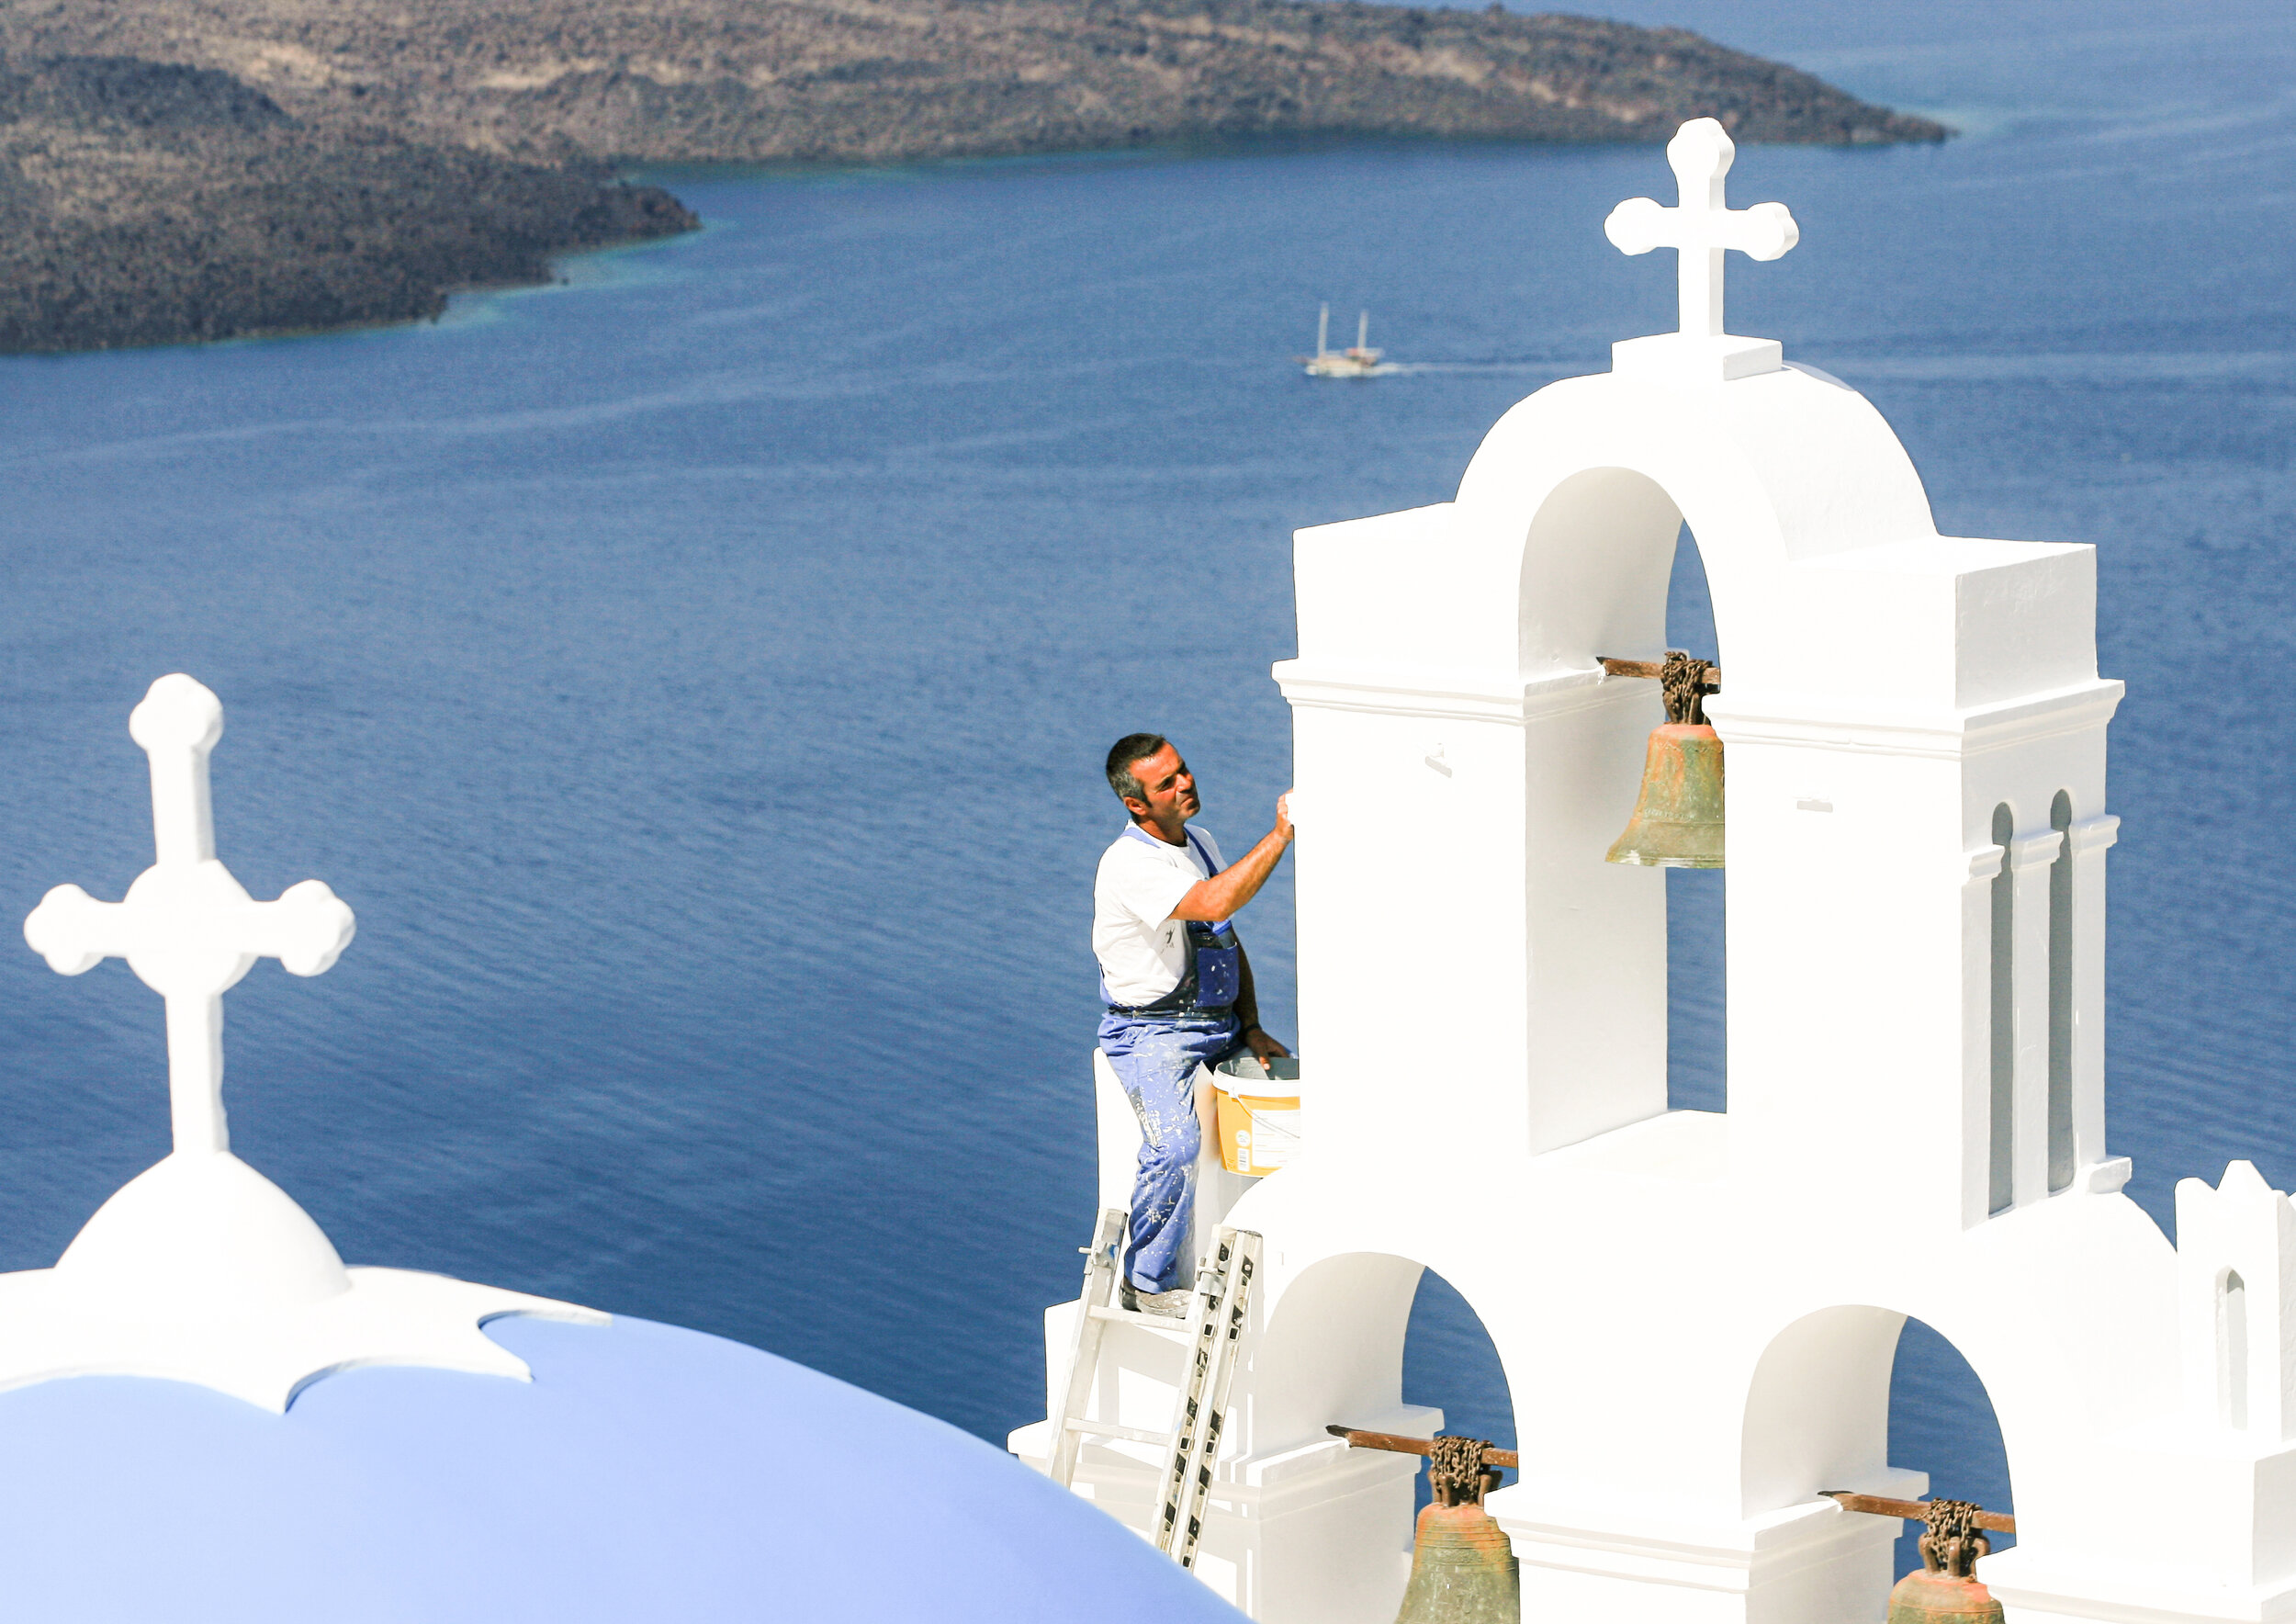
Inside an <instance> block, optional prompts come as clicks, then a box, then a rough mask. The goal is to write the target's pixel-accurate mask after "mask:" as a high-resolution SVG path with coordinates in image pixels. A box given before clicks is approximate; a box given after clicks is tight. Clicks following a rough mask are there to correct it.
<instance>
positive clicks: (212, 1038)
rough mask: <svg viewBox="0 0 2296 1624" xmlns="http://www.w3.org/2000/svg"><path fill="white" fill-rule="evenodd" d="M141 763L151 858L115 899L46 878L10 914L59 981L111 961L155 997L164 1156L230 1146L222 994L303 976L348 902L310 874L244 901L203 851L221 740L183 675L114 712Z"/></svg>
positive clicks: (339, 936) (214, 706)
mask: <svg viewBox="0 0 2296 1624" xmlns="http://www.w3.org/2000/svg"><path fill="white" fill-rule="evenodd" d="M128 733H129V737H130V738H132V739H134V740H135V741H136V742H137V743H138V744H140V745H141V746H142V747H143V751H144V754H145V755H146V756H148V757H149V758H150V759H151V763H152V836H153V843H154V845H155V846H156V848H157V861H156V862H154V863H152V866H151V867H150V868H147V869H145V870H144V871H143V873H142V874H141V875H140V876H139V877H138V878H137V880H136V883H135V884H134V885H130V886H129V887H128V896H127V899H126V900H125V901H121V902H98V901H96V898H94V897H90V896H89V895H88V894H87V893H86V892H85V891H83V890H82V889H80V887H79V886H77V885H58V886H57V887H56V888H55V889H54V890H52V891H51V892H49V893H48V895H47V896H46V897H42V898H40V904H39V907H38V908H34V909H33V910H32V914H31V917H30V918H29V919H26V920H25V921H24V939H25V941H27V942H30V943H31V945H32V950H33V951H34V952H35V953H39V955H40V956H41V957H42V958H44V959H46V960H47V961H48V964H49V967H50V968H51V969H53V970H55V971H57V972H59V973H60V974H62V975H65V976H77V975H80V974H81V973H82V972H84V971H86V970H91V969H93V968H95V967H96V964H99V963H101V962H102V961H103V960H105V959H107V958H124V959H126V960H127V961H128V967H129V969H131V970H133V971H134V972H135V973H136V976H138V978H139V979H141V981H142V983H143V984H144V985H145V986H146V987H150V988H151V989H152V991H154V992H156V993H158V994H159V995H160V996H161V997H162V998H165V999H166V1000H167V1082H168V1100H169V1111H170V1115H171V1117H172V1118H173V1121H174V1134H175V1152H176V1154H177V1155H178V1156H183V1155H186V1154H193V1155H196V1154H198V1153H201V1152H217V1151H224V1150H228V1149H229V1148H230V1147H231V1135H230V1132H229V1130H228V1128H227V1127H226V1125H225V1121H224V1115H223V995H224V994H225V993H226V992H228V991H230V990H231V987H234V986H236V985H237V984H238V982H239V979H240V977H241V976H244V975H246V974H247V972H248V971H249V970H250V969H252V968H253V966H254V963H255V961H256V960H257V959H258V958H276V959H277V960H278V961H279V962H280V964H283V965H285V966H286V968H287V971H288V972H289V973H290V974H292V975H296V976H317V975H319V974H320V973H321V972H322V971H324V970H326V969H327V968H328V967H329V966H330V965H332V964H333V963H334V962H335V959H336V958H337V957H338V956H339V955H340V954H341V953H342V952H343V949H344V948H345V947H346V946H348V945H349V944H350V942H351V933H352V930H353V929H354V923H353V919H352V917H351V910H350V908H347V907H345V906H344V905H343V901H342V900H341V899H340V898H339V897H336V896H335V894H334V893H333V892H332V891H331V890H329V889H328V888H327V886H326V885H325V883H324V882H322V881H319V880H305V881H304V882H303V883H302V884H301V885H291V886H289V887H288V888H287V891H286V892H285V893H284V894H283V895H281V896H280V897H279V898H278V899H277V900H276V901H275V902H257V901H255V900H254V899H253V897H250V896H248V895H247V891H246V888H245V887H244V886H242V885H241V884H240V883H239V882H238V881H237V880H235V879H233V878H232V877H231V870H229V869H227V868H225V867H224V866H223V864H222V863H219V861H217V859H216V855H215V818H214V815H213V812H212V810H211V809H210V806H209V803H208V752H209V751H210V750H214V749H215V746H216V741H217V740H218V739H221V738H222V737H223V706H222V704H221V702H220V701H219V700H218V699H217V698H216V696H215V695H214V694H212V693H210V692H208V689H207V688H206V687H204V686H203V685H201V684H200V683H199V682H195V681H194V680H193V679H191V678H190V677H186V676H183V675H181V674H178V675H175V676H168V677H162V678H161V679H160V680H159V681H158V682H154V683H152V690H151V692H150V693H148V694H145V695H144V696H143V703H142V704H141V705H137V706H136V708H135V710H134V711H133V712H132V713H130V714H129V717H128Z"/></svg>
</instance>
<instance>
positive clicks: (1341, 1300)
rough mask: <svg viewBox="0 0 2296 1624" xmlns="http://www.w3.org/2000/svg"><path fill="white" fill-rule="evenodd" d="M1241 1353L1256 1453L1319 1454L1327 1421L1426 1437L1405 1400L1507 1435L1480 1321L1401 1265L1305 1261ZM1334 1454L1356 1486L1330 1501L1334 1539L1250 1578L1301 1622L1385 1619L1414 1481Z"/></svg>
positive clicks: (1405, 1542)
mask: <svg viewBox="0 0 2296 1624" xmlns="http://www.w3.org/2000/svg"><path fill="white" fill-rule="evenodd" d="M1247 1357H1248V1359H1249V1361H1250V1367H1249V1368H1250V1379H1249V1382H1248V1387H1249V1393H1250V1396H1249V1400H1248V1404H1249V1408H1250V1421H1249V1427H1250V1440H1251V1443H1250V1447H1251V1448H1252V1449H1253V1450H1255V1452H1265V1453H1269V1454H1275V1453H1281V1452H1284V1451H1288V1450H1291V1449H1300V1448H1303V1447H1314V1446H1319V1445H1321V1446H1325V1447H1329V1446H1330V1445H1331V1443H1332V1440H1331V1439H1330V1438H1328V1436H1327V1435H1326V1432H1325V1428H1326V1427H1330V1426H1331V1425H1333V1424H1334V1423H1337V1424H1339V1425H1341V1426H1346V1427H1364V1428H1366V1429H1367V1430H1370V1431H1375V1432H1399V1433H1405V1434H1409V1435H1412V1436H1415V1437H1425V1436H1427V1435H1428V1433H1429V1432H1431V1431H1433V1430H1435V1427H1436V1418H1435V1416H1434V1415H1431V1414H1430V1413H1429V1412H1428V1411H1427V1410H1425V1409H1421V1408H1415V1407H1413V1406H1415V1405H1429V1404H1432V1405H1440V1406H1441V1407H1442V1409H1443V1415H1442V1418H1441V1426H1442V1429H1443V1430H1446V1431H1449V1432H1454V1433H1470V1432H1471V1433H1473V1434H1475V1435H1477V1436H1481V1437H1489V1438H1494V1439H1503V1440H1505V1441H1506V1442H1507V1443H1508V1444H1510V1445H1511V1444H1512V1443H1513V1442H1514V1436H1515V1434H1514V1408H1513V1405H1512V1404H1511V1402H1510V1399H1509V1395H1508V1392H1507V1386H1506V1379H1505V1377H1504V1376H1503V1374H1502V1373H1501V1371H1500V1368H1499V1361H1498V1358H1497V1355H1496V1354H1495V1353H1494V1352H1493V1351H1492V1348H1491V1338H1490V1336H1489V1335H1488V1334H1487V1333H1486V1332H1485V1331H1484V1329H1483V1326H1482V1323H1481V1321H1480V1320H1479V1319H1477V1318H1476V1316H1475V1314H1474V1312H1473V1310H1472V1309H1471V1308H1469V1306H1468V1304H1467V1303H1466V1302H1465V1300H1464V1298H1463V1296H1462V1294H1461V1293H1459V1292H1458V1291H1455V1290H1453V1289H1452V1288H1451V1286H1450V1285H1449V1284H1448V1283H1447V1282H1446V1281H1444V1280H1442V1279H1441V1277H1440V1276H1438V1275H1436V1274H1435V1272H1434V1271H1433V1270H1431V1269H1423V1268H1422V1267H1421V1265H1420V1264H1418V1263H1417V1262H1415V1261H1413V1260H1412V1259H1411V1258H1408V1257H1397V1256H1396V1255H1394V1254H1393V1253H1389V1252H1343V1253H1340V1254H1338V1255H1336V1256H1334V1257H1325V1258H1322V1260H1321V1261H1319V1262H1316V1263H1314V1264H1312V1265H1311V1266H1310V1267H1308V1268H1307V1269H1303V1270H1302V1271H1301V1272H1300V1273H1299V1274H1298V1275H1296V1276H1295V1277H1293V1278H1292V1279H1291V1280H1289V1282H1288V1283H1286V1284H1285V1285H1284V1286H1283V1287H1282V1290H1281V1292H1280V1294H1278V1295H1277V1296H1276V1297H1275V1298H1274V1299H1273V1300H1272V1302H1270V1303H1269V1304H1268V1309H1267V1319H1266V1324H1265V1325H1263V1326H1262V1328H1261V1331H1260V1335H1259V1338H1258V1341H1257V1344H1256V1346H1255V1348H1253V1350H1252V1352H1251V1353H1250V1354H1249V1355H1248V1356H1247ZM1343 1455H1344V1457H1345V1458H1344V1459H1343V1460H1334V1461H1333V1462H1332V1463H1331V1464H1332V1466H1333V1468H1334V1470H1336V1471H1340V1472H1346V1473H1348V1474H1349V1475H1350V1477H1351V1478H1353V1479H1356V1480H1357V1481H1356V1483H1354V1484H1352V1485H1351V1486H1350V1487H1349V1488H1348V1490H1347V1493H1346V1494H1345V1497H1344V1499H1342V1500H1340V1501H1337V1502H1334V1503H1332V1504H1333V1509H1332V1512H1331V1516H1332V1517H1334V1518H1335V1519H1336V1521H1335V1522H1334V1524H1333V1525H1332V1526H1333V1527H1334V1528H1338V1529H1341V1530H1342V1531H1343V1533H1344V1537H1336V1538H1335V1539H1334V1541H1333V1542H1332V1543H1329V1544H1325V1545H1322V1546H1318V1547H1315V1548H1314V1549H1315V1550H1316V1551H1317V1552H1318V1554H1317V1555H1316V1557H1315V1561H1314V1562H1313V1564H1312V1565H1311V1567H1299V1566H1297V1565H1294V1566H1292V1567H1290V1568H1289V1569H1287V1570H1286V1572H1285V1573H1283V1574H1282V1575H1281V1576H1280V1577H1279V1576H1278V1575H1277V1573H1276V1571H1275V1570H1276V1568H1277V1567H1281V1566H1283V1564H1284V1563H1285V1562H1289V1561H1291V1560H1292V1559H1290V1558H1288V1557H1286V1556H1284V1555H1282V1554H1281V1553H1278V1552H1276V1551H1269V1552H1267V1553H1266V1563H1265V1564H1264V1565H1263V1567H1262V1568H1261V1570H1260V1573H1259V1577H1258V1578H1256V1579H1255V1581H1254V1582H1253V1583H1254V1584H1255V1585H1274V1586H1279V1587H1280V1588H1281V1590H1282V1593H1283V1594H1284V1595H1285V1596H1288V1597H1289V1598H1291V1600H1290V1601H1289V1602H1288V1604H1287V1605H1291V1606H1295V1607H1300V1608H1302V1609H1304V1610H1302V1611H1301V1612H1300V1617H1303V1618H1304V1617H1314V1618H1360V1619H1377V1618H1393V1617H1394V1616H1395V1610H1396V1608H1397V1607H1399V1606H1400V1605H1401V1601H1402V1596H1403V1585H1404V1582H1405V1580H1406V1578H1407V1577H1408V1575H1409V1573H1410V1566H1411V1546H1412V1517H1414V1516H1415V1515H1416V1504H1415V1501H1414V1494H1415V1493H1417V1492H1423V1491H1420V1490H1419V1489H1418V1487H1417V1485H1421V1484H1424V1481H1425V1478H1426V1473H1425V1472H1424V1470H1421V1465H1422V1463H1421V1462H1418V1461H1414V1460H1411V1459H1410V1458H1409V1457H1406V1456H1401V1455H1393V1454H1385V1453H1380V1452H1377V1451H1372V1450H1360V1451H1344V1452H1343ZM1300 1549H1301V1550H1302V1551H1305V1550H1306V1549H1308V1548H1306V1547H1301V1548H1300ZM1266 1564H1274V1565H1273V1566H1269V1565H1266ZM1271 1593H1272V1592H1271ZM1303 1598H1304V1599H1303ZM1318 1598H1320V1599H1318ZM1311 1601H1312V1602H1314V1604H1315V1605H1313V1606H1311V1605H1310V1603H1311ZM1247 1610H1250V1609H1249V1608H1248V1607H1247Z"/></svg>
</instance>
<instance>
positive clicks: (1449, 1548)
mask: <svg viewBox="0 0 2296 1624" xmlns="http://www.w3.org/2000/svg"><path fill="white" fill-rule="evenodd" d="M1483 1447H1484V1446H1483V1440H1482V1439H1480V1438H1437V1439H1435V1453H1434V1455H1433V1456H1432V1457H1431V1458H1430V1459H1429V1460H1428V1462H1427V1478H1428V1481H1429V1482H1430V1483H1432V1484H1433V1485H1434V1487H1435V1501H1434V1503H1433V1504H1432V1505H1430V1506H1428V1507H1427V1509H1426V1510H1424V1511H1423V1512H1421V1513H1420V1514H1419V1531H1418V1537H1417V1539H1415V1541H1414V1542H1413V1544H1412V1553H1411V1583H1410V1584H1409V1585H1406V1586H1404V1589H1403V1610H1402V1611H1401V1612H1400V1613H1398V1614H1396V1615H1395V1624H1521V1621H1522V1618H1523V1582H1522V1577H1521V1571H1520V1569H1519V1567H1518V1565H1517V1563H1516V1562H1515V1559H1514V1545H1513V1544H1512V1543H1511V1542H1510V1541H1509V1540H1508V1539H1507V1535H1506V1530H1505V1529H1504V1528H1501V1527H1500V1526H1499V1525H1498V1524H1497V1523H1495V1522H1493V1521H1492V1520H1491V1514H1490V1513H1489V1512H1488V1511H1485V1510H1484V1509H1483V1494H1484V1493H1485V1491H1486V1490H1488V1489H1489V1488H1491V1486H1492V1485H1493V1484H1495V1483H1497V1482H1498V1481H1499V1474H1498V1473H1497V1472H1492V1471H1489V1470H1487V1469H1486V1468H1485V1467H1484V1465H1483V1463H1482V1461H1483Z"/></svg>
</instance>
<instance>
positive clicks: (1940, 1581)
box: [1889, 1500, 2002, 1624]
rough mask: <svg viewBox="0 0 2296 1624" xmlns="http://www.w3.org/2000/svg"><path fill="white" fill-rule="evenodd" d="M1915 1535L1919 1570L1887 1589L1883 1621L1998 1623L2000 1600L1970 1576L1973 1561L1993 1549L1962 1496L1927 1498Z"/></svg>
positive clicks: (1892, 1623) (1904, 1623) (1973, 1573)
mask: <svg viewBox="0 0 2296 1624" xmlns="http://www.w3.org/2000/svg"><path fill="white" fill-rule="evenodd" d="M1926 1515H1927V1520H1928V1522H1929V1525H1930V1526H1929V1530H1928V1532H1926V1533H1924V1534H1923V1535H1922V1536H1921V1570H1920V1572H1919V1573H1908V1574H1907V1575H1906V1576H1905V1577H1904V1578H1902V1579H1900V1580H1898V1581H1897V1588H1896V1589H1895V1590H1893V1591H1891V1592H1890V1593H1889V1624H2002V1613H2001V1604H2000V1603H1999V1602H1998V1601H1995V1600H1994V1599H1993V1593H1992V1592H1991V1591H1989V1590H1987V1589H1986V1587H1985V1586H1984V1585H1982V1584H1980V1583H1979V1582H1978V1580H1977V1577H1976V1567H1977V1559H1978V1558H1979V1557H1981V1556H1983V1555H1985V1554H1986V1552H1987V1551H1991V1550H1992V1549H1993V1542H1992V1541H1991V1540H1990V1539H1986V1537H1985V1535H1984V1534H1983V1533H1982V1532H1980V1531H1979V1530H1978V1528H1977V1527H1976V1524H1975V1521H1974V1518H1975V1517H1976V1515H1977V1507H1975V1506H1972V1505H1970V1504H1969V1503H1968V1502H1967V1501H1965V1500H1932V1501H1930V1503H1929V1505H1928V1506H1927V1508H1926Z"/></svg>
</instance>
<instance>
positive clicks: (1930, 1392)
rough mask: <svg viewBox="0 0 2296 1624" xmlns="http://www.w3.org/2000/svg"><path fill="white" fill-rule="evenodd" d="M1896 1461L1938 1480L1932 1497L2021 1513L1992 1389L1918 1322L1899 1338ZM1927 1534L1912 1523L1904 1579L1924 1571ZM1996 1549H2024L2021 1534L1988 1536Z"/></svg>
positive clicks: (1903, 1543)
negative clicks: (2013, 1494)
mask: <svg viewBox="0 0 2296 1624" xmlns="http://www.w3.org/2000/svg"><path fill="white" fill-rule="evenodd" d="M1889 1459H1890V1463H1891V1464H1892V1465H1895V1466H1904V1467H1910V1468H1912V1469H1913V1470H1914V1471H1916V1472H1928V1473H1929V1474H1930V1497H1931V1498H1937V1497H1940V1496H1942V1497H1943V1498H1945V1499H1948V1500H1974V1501H1975V1502H1976V1504H1978V1505H1980V1506H1984V1507H1985V1508H1986V1510H1987V1511H2007V1512H2012V1513H2013V1512H2014V1511H2015V1510H2016V1505H2015V1503H2014V1501H2013V1500H2012V1499H2011V1497H2010V1494H2009V1452H2008V1450H2007V1449H2004V1448H2003V1446H2002V1442H2001V1427H2000V1423H1999V1422H1998V1420H1997V1419H1996V1418H1995V1416H1994V1414H1993V1401H1992V1400H1991V1399H1990V1398H1989V1397H1988V1396H1986V1390H1985V1383H1984V1382H1980V1381H1979V1380H1977V1372H1976V1371H1975V1370H1972V1369H1970V1367H1969V1361H1968V1360H1967V1359H1964V1358H1962V1356H1961V1351H1960V1349H1958V1348H1955V1347H1954V1346H1953V1344H1952V1343H1951V1342H1948V1341H1947V1340H1945V1338H1944V1337H1942V1336H1939V1335H1938V1334H1937V1332H1935V1331H1934V1330H1932V1329H1930V1327H1929V1326H1928V1325H1925V1324H1923V1323H1922V1322H1921V1321H1919V1320H1918V1319H1908V1321H1907V1322H1906V1326H1905V1329H1904V1331H1903V1332H1902V1333H1900V1334H1899V1336H1898V1337H1897V1352H1896V1359H1894V1361H1893V1362H1892V1365H1891V1370H1890V1379H1889ZM1920 1537H1921V1530H1920V1529H1919V1528H1918V1527H1915V1526H1913V1525H1910V1524H1908V1528H1907V1531H1906V1532H1905V1533H1903V1534H1900V1535H1899V1536H1898V1537H1897V1570H1896V1572H1897V1576H1898V1577H1900V1578H1902V1577H1903V1576H1904V1575H1906V1574H1907V1573H1911V1572H1912V1571H1913V1570H1914V1569H1916V1568H1918V1567H1919V1566H1920V1565H1921V1551H1920V1548H1919V1544H1918V1543H1917V1541H1918V1540H1919V1539H1920ZM1986 1538H1987V1539H1990V1540H1992V1541H1993V1549H1994V1550H1996V1551H2006V1550H2008V1549H2009V1547H2010V1546H2012V1545H2014V1544H2016V1543H2017V1536H2016V1535H2014V1534H1988V1535H1986Z"/></svg>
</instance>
